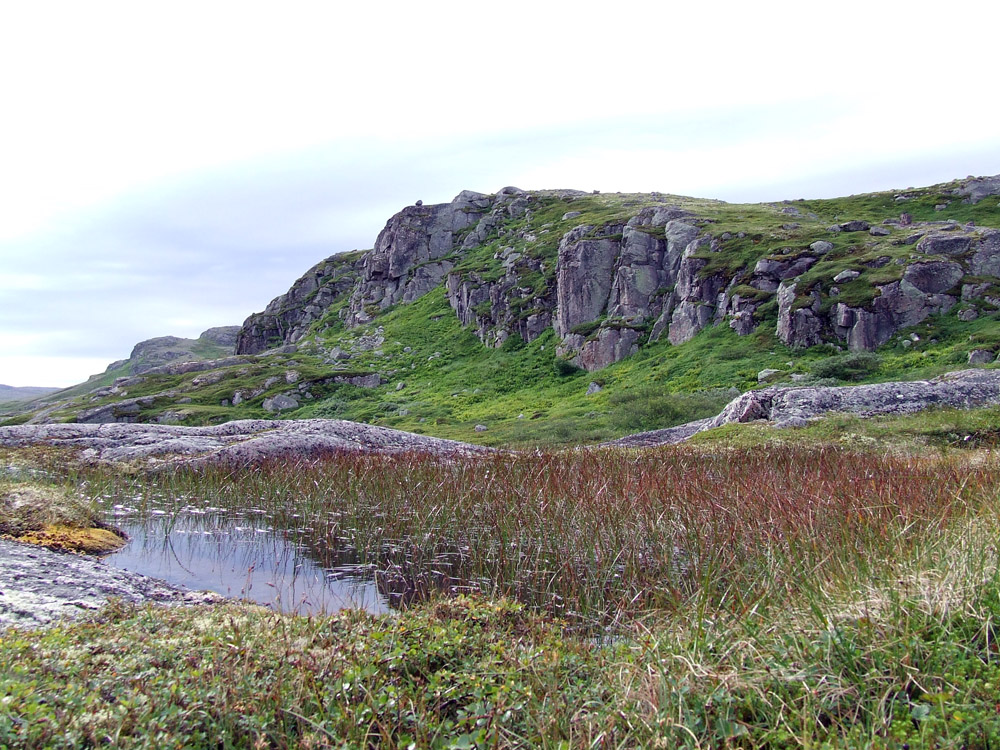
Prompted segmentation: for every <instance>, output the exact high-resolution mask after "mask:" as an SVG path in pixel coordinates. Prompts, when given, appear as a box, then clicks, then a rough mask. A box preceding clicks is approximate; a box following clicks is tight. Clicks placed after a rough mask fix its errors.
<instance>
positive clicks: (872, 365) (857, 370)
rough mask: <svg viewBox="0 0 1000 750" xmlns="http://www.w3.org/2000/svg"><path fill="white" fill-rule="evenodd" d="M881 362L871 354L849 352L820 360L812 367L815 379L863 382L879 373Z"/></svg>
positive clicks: (875, 355)
mask: <svg viewBox="0 0 1000 750" xmlns="http://www.w3.org/2000/svg"><path fill="white" fill-rule="evenodd" d="M881 366H882V362H881V360H880V359H879V357H878V355H877V354H874V353H873V352H851V353H849V354H841V355H838V356H836V357H828V358H826V359H821V360H820V361H819V362H817V363H816V364H814V365H813V366H812V374H813V375H814V376H815V377H817V378H835V379H837V380H864V379H865V378H867V377H869V376H871V375H874V374H875V373H877V372H878V371H879V368H880V367H881Z"/></svg>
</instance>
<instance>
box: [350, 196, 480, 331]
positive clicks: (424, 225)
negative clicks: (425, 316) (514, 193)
mask: <svg viewBox="0 0 1000 750" xmlns="http://www.w3.org/2000/svg"><path fill="white" fill-rule="evenodd" d="M488 206H489V202H488V199H487V197H486V196H483V195H480V194H478V193H472V192H471V191H464V192H462V193H460V194H459V195H458V196H456V198H455V199H454V200H453V201H452V202H451V203H442V204H438V205H434V206H409V207H407V208H404V209H403V210H402V211H400V212H399V213H398V214H396V215H395V216H393V217H392V218H391V219H389V221H388V223H386V225H385V229H383V230H382V231H381V232H380V233H379V236H378V239H376V240H375V247H374V249H372V250H371V251H370V252H369V253H367V254H366V255H365V256H364V259H363V261H362V269H361V274H360V279H359V280H358V282H357V284H356V286H355V288H354V291H353V293H352V294H351V300H350V305H349V307H348V310H347V313H346V316H345V318H344V322H345V324H346V325H347V326H348V327H353V326H357V325H360V324H362V323H367V322H369V321H370V320H371V319H372V317H373V315H374V312H375V311H376V310H384V309H385V308H387V307H390V306H391V305H395V304H397V303H400V302H413V301H414V300H416V299H419V298H420V297H421V296H423V295H424V294H426V293H427V292H429V291H430V290H431V289H433V288H435V287H436V286H437V285H438V284H440V283H441V282H442V281H443V280H444V278H445V277H446V276H447V275H448V272H449V271H451V270H452V269H453V268H454V267H455V264H454V261H453V260H451V259H450V256H451V255H452V254H453V253H454V252H455V249H456V248H455V236H456V233H458V232H461V231H462V230H465V229H468V228H470V227H473V226H475V225H476V224H477V223H478V222H479V219H480V217H481V216H482V214H483V213H485V212H486V210H487V208H488Z"/></svg>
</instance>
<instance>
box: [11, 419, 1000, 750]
mask: <svg viewBox="0 0 1000 750" xmlns="http://www.w3.org/2000/svg"><path fill="white" fill-rule="evenodd" d="M838 419H839V420H840V421H837V420H838ZM995 419H996V410H995V409H994V410H989V409H987V410H979V411H978V412H940V413H930V414H923V415H918V416H912V417H906V418H899V417H896V418H891V419H884V420H879V421H878V423H877V425H876V426H872V425H871V423H870V422H867V421H865V420H861V419H857V420H856V421H855V422H853V423H852V422H850V421H849V420H848V421H845V420H844V419H842V418H834V422H835V424H834V425H832V426H827V428H825V429H829V430H831V431H832V432H833V433H835V434H839V435H841V436H844V435H845V434H846V440H844V441H843V442H841V443H839V444H838V443H837V442H836V441H833V440H830V439H829V436H825V435H824V434H823V428H821V427H819V426H816V427H813V428H809V429H811V430H812V431H811V432H810V433H808V435H807V436H806V439H804V440H801V441H799V440H796V441H795V442H794V443H792V442H790V441H789V439H788V438H787V437H786V434H782V433H780V432H778V431H773V432H768V431H767V430H766V429H764V428H761V427H755V426H750V425H740V426H738V428H736V429H733V430H729V431H728V432H726V433H724V436H723V437H721V438H716V439H715V440H714V441H712V442H710V443H709V442H707V439H705V440H703V441H702V442H701V443H700V444H698V445H696V446H687V447H680V446H674V447H667V448H661V449H655V450H645V451H642V452H635V451H624V450H587V451H564V452H533V453H497V454H493V455H487V456H481V457H471V458H466V459H461V460H454V459H448V460H446V459H442V458H435V457H430V456H426V455H411V456H406V457H403V458H402V459H401V458H399V457H387V456H377V455H368V456H364V455H346V454H345V455H330V456H327V457H324V458H322V459H317V460H315V461H311V462H308V463H306V462H302V463H298V464H295V463H289V462H287V461H284V462H266V463H263V464H258V465H254V466H236V465H233V466H218V465H209V466H203V467H200V468H197V469H195V468H189V469H177V470H171V471H170V472H152V473H149V472H146V471H144V470H135V469H133V470H122V469H121V468H120V467H119V468H108V467H103V468H94V467H83V466H78V465H74V464H72V463H70V462H68V461H67V460H66V459H65V458H64V457H60V456H56V455H53V454H41V458H40V459H39V458H38V455H37V454H36V460H40V461H41V462H42V463H43V464H44V466H41V467H40V468H44V469H45V471H46V473H45V474H44V476H45V477H47V479H43V480H38V479H36V480H34V481H35V482H39V481H41V485H39V486H43V487H44V486H49V487H51V489H52V491H54V492H60V493H66V494H67V495H73V496H75V497H77V498H79V499H80V500H81V501H86V502H87V503H88V504H89V505H90V507H91V508H93V509H96V510H98V511H99V510H100V509H101V507H107V506H108V505H109V504H114V503H119V502H128V503H130V504H132V505H134V506H138V507H139V508H140V509H141V508H143V507H150V508H151V507H154V506H155V507H157V508H162V507H163V506H162V500H163V498H172V499H173V500H174V502H176V503H178V504H184V503H187V502H188V501H189V500H190V499H191V498H200V499H201V500H204V501H208V502H211V503H212V504H213V505H215V506H218V507H222V508H227V507H228V508H233V509H240V508H245V507H246V505H247V503H248V502H252V503H253V505H254V507H255V508H258V509H259V510H261V511H263V512H265V513H266V515H267V517H269V519H270V521H271V522H272V523H273V524H274V525H275V526H276V527H279V528H287V529H289V533H299V534H301V535H302V536H301V541H303V542H304V543H305V544H307V545H308V546H309V547H310V548H311V549H314V550H315V552H316V555H317V558H318V559H325V560H330V559H331V555H333V556H334V557H335V558H336V559H340V560H351V561H352V562H353V564H354V565H355V566H356V567H357V568H358V569H363V570H366V571H368V574H369V575H371V576H373V577H374V578H375V580H376V582H377V583H378V586H379V588H380V590H381V591H383V592H384V593H387V594H389V595H391V597H392V601H393V602H394V603H395V604H396V605H397V607H398V609H399V611H398V613H396V614H392V615H383V616H374V615H368V614H364V613H362V612H359V611H344V612H340V613H336V614H332V615H328V616H327V615H324V616H311V617H302V616H295V615H288V614H280V613H275V612H272V611H269V610H265V609H261V608H259V607H255V606H250V605H241V604H231V605H226V606H221V607H215V608H191V609H183V608H177V609H162V608H160V609H158V608H155V607H138V608H137V607H134V606H130V605H124V604H121V603H117V604H115V603H112V604H111V605H110V606H109V607H107V608H106V609H105V610H104V611H102V612H101V613H100V614H99V615H98V616H97V617H96V618H94V619H93V620H92V621H90V622H85V623H81V624H73V625H64V626H59V627H55V628H52V629H49V630H46V631H39V632H25V631H15V630H9V631H7V632H6V633H5V634H4V635H3V636H2V639H0V687H2V691H3V695H4V696H5V697H4V699H3V701H2V703H0V743H2V744H5V745H8V746H11V747H39V746H52V747H59V746H65V747H79V746H97V745H101V744H109V743H110V744H112V745H118V746H126V747H129V746H136V747H141V746H175V745H185V746H206V747H207V746H212V747H255V746H256V747H261V746H264V747H266V746H273V747H365V746H368V747H411V746H412V747H654V746H662V747H720V746H732V747H789V748H791V747H803V746H809V747H861V746H872V747H899V748H902V747H903V746H906V745H908V746H909V747H911V748H931V747H942V746H955V747H975V748H987V747H996V746H997V743H998V742H1000V714H998V712H997V708H996V695H997V687H996V686H997V684H998V680H1000V649H998V645H997V640H996V639H997V635H998V634H997V632H996V627H997V626H996V623H997V621H998V617H1000V581H998V578H997V548H996V539H997V538H998V533H1000V517H998V511H997V508H998V507H1000V506H998V503H997V499H998V492H1000V474H998V472H997V468H998V467H997V462H996V458H995V457H994V455H993V453H992V451H991V450H989V448H990V447H992V446H993V445H995V442H996V430H995V424H996V422H995ZM850 429H857V430H858V432H856V433H854V434H851V433H849V432H846V433H845V430H850ZM866 430H867V432H865V431H866ZM879 430H881V431H882V432H881V433H879ZM743 433H746V434H743ZM875 435H880V438H881V441H882V442H881V443H880V445H881V446H882V448H881V449H879V450H873V449H872V448H871V445H870V442H874V441H875V439H876V438H875V437H874V436H875ZM918 444H922V445H923V448H921V449H919V450H917V449H916V446H917V445H918ZM887 445H888V446H891V445H895V449H892V450H886V449H884V447H885V446H887ZM24 455H25V454H24V453H23V452H13V451H9V452H8V453H7V454H6V455H5V457H4V458H5V461H6V462H8V463H14V464H17V463H19V462H23V461H24ZM154 500H155V503H154ZM294 530H297V532H296V531H294Z"/></svg>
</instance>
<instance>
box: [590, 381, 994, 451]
mask: <svg viewBox="0 0 1000 750" xmlns="http://www.w3.org/2000/svg"><path fill="white" fill-rule="evenodd" d="M998 403H1000V370H959V371H956V372H949V373H947V374H945V375H941V376H940V377H937V378H934V379H932V380H916V381H907V382H892V383H875V384H873V385H852V386H833V387H820V386H810V387H794V386H793V387H789V386H771V387H770V388H762V389H761V390H757V391H747V392H746V393H743V394H741V395H739V396H737V397H736V398H734V399H733V400H732V401H730V402H729V404H727V405H726V407H725V408H724V409H723V410H722V411H721V412H720V413H719V414H718V415H717V416H715V417H711V418H709V419H701V420H698V421H697V422H689V423H688V424H684V425H679V426H677V427H670V428H667V429H663V430H654V431H651V432H644V433H639V434H636V435H629V436H627V437H623V438H620V439H619V440H614V441H612V442H610V443H608V445H620V446H649V445H661V444H665V443H679V442H682V441H684V440H687V439H688V438H689V437H691V436H692V435H694V434H696V433H698V432H702V431H704V430H709V429H712V428H713V427H721V426H722V425H725V424H730V423H732V422H754V421H758V420H765V421H768V422H772V423H774V424H775V425H776V426H778V427H794V426H800V425H803V424H805V423H806V422H807V421H808V420H810V419H813V418H815V417H820V416H822V415H823V414H829V413H849V414H857V415H860V416H864V417H871V416H878V415H891V414H912V413H914V412H918V411H922V410H923V409H929V408H932V407H942V406H944V407H954V408H959V409H968V408H973V407H977V406H988V405H991V404H998Z"/></svg>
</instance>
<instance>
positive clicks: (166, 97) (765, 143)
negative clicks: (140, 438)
mask: <svg viewBox="0 0 1000 750" xmlns="http://www.w3.org/2000/svg"><path fill="white" fill-rule="evenodd" d="M997 21H1000V6H982V5H977V4H966V5H961V4H957V5H953V6H950V7H949V8H948V11H947V13H942V14H937V15H932V14H925V13H918V12H914V10H913V6H912V4H910V3H902V2H896V1H892V2H884V3H882V2H880V3H871V2H865V3H862V2H858V1H857V0H847V2H842V3H838V4H836V5H835V6H829V5H822V4H821V5H816V4H813V5H809V4H802V3H792V2H784V1H782V2H766V1H765V2H760V3H745V2H739V3H737V2H720V3H702V4H696V3H685V4H678V3H652V2H641V1H639V0H621V1H620V2H618V3H615V4H614V6H613V7H603V6H602V7H601V8H599V9H596V8H595V10H593V11H591V10H588V9H587V7H585V6H579V5H575V6H570V5H566V4H563V3H548V4H541V3H537V2H526V1H525V0H512V1H511V2H507V3H504V4H502V5H499V6H498V5H495V4H494V5H487V4H474V3H468V2H459V1H458V0H446V1H442V0H438V1H437V2H434V3H430V4H428V3H423V4H419V3H412V2H401V1H399V0H386V2H383V3H378V4H362V3H353V4H347V5H345V4H331V3H326V2H295V1H290V2H286V3H282V4H281V6H280V8H279V6H276V5H274V4H265V3H256V2H221V1H220V2H212V3H203V2H192V1H190V0H180V1H177V2H172V3H170V4H150V3H135V2H131V1H128V2H125V1H121V0H118V1H106V0H93V1H92V2H88V3H79V2H70V1H69V0H66V1H64V2H47V3H43V4H32V3H17V4H15V3H8V4H6V5H5V6H4V7H3V8H0V102H2V103H3V111H4V118H3V136H2V138H0V164H3V170H2V171H0V206H3V214H2V217H0V299H2V300H3V304H2V305H0V334H2V333H3V332H4V331H14V332H29V331H30V332H34V331H42V332H50V333H51V332H56V333H58V334H59V335H61V336H64V337H65V338H64V339H60V340H52V339H46V340H45V343H44V346H49V347H52V349H51V350H50V351H65V352H70V350H72V356H80V357H90V359H89V360H81V363H80V365H79V369H78V370H76V371H75V372H77V373H78V374H77V375H75V376H74V377H75V378H76V379H77V380H80V379H82V377H83V376H84V375H86V374H89V373H90V372H92V371H94V370H93V369H92V368H93V361H95V360H96V359H100V360H101V361H103V362H104V363H105V364H106V362H107V361H110V360H111V359H117V358H119V357H122V356H126V355H127V353H128V350H129V348H130V347H131V344H133V343H135V342H136V341H138V340H140V339H141V338H149V337H151V336H156V335H165V334H175V335H196V334H197V333H198V332H199V331H200V330H201V329H203V328H207V327H209V326H211V325H220V324H227V323H236V322H239V321H240V320H242V319H243V317H245V316H246V315H247V314H249V313H250V312H252V311H254V310H256V309H260V308H262V307H263V306H264V304H266V302H267V301H268V300H269V299H270V298H271V297H273V296H275V295H277V294H279V293H281V292H283V291H284V290H285V289H286V288H287V286H288V285H289V284H290V283H291V282H292V281H293V280H294V279H295V278H296V277H297V276H298V275H299V274H301V273H303V272H304V271H305V270H306V269H307V268H308V267H309V266H311V265H312V264H313V263H315V262H316V261H318V260H320V259H321V258H323V257H325V256H326V255H329V254H331V253H333V252H336V251H339V250H348V249H354V248H357V247H362V248H363V247H369V246H370V245H371V244H372V242H373V241H374V239H375V235H376V233H377V232H378V230H379V229H381V227H382V225H383V223H384V222H385V220H386V219H387V218H388V217H389V215H391V214H392V213H393V212H394V211H396V210H398V209H399V208H400V207H401V206H403V205H406V204H408V203H412V202H413V201H415V200H417V199H422V200H424V201H425V202H436V201H443V200H449V199H450V198H451V197H452V196H454V195H455V194H456V193H457V192H458V191H459V190H461V189H463V188H471V189H478V190H483V191H490V190H495V189H497V188H499V187H501V186H503V185H507V184H517V185H519V186H520V187H525V188H548V187H574V188H581V189H588V190H589V189H600V190H604V191H611V190H661V191H665V192H680V193H688V194H696V195H702V196H705V197H722V198H727V199H731V200H765V199H767V200H772V199H779V198H783V197H812V196H818V195H832V194H837V193H842V192H860V191H864V190H871V189H882V188H889V187H894V186H903V185H900V184H899V183H893V182H890V183H889V184H886V183H887V182H888V181H890V180H893V181H895V180H903V181H905V184H926V183H928V182H935V181H939V180H945V179H950V178H953V177H957V176H962V175H964V174H965V173H968V172H975V173H992V172H1000V132H998V131H997V129H996V127H995V125H994V124H995V122H997V121H998V120H1000V99H997V98H996V97H995V96H994V95H993V91H992V88H990V77H989V74H990V72H991V71H992V70H993V68H994V67H995V61H994V59H993V57H994V52H993V50H994V44H993V40H992V36H993V33H994V32H993V30H994V29H995V28H996V26H997ZM785 190H794V191H795V193H794V195H787V194H784V193H782V192H781V191H785ZM20 341H21V344H19V345H18V346H14V345H13V344H11V347H10V350H9V351H10V353H11V355H12V356H20V359H5V358H0V382H6V381H18V382H19V383H20V382H23V380H24V379H23V378H22V377H21V375H22V373H26V372H29V371H30V372H37V371H36V370H29V369H26V368H28V367H29V364H28V360H26V359H25V357H29V356H30V357H35V358H37V356H38V354H39V353H38V352H37V351H34V352H30V351H27V350H25V349H24V348H23V347H26V346H27V343H25V340H20ZM40 345H42V344H39V340H37V339H36V340H34V343H33V344H32V346H34V347H38V346H40ZM87 346H89V347H90V349H89V351H87V350H86V348H87ZM18 347H21V350H20V353H19V352H18V351H17V350H18ZM95 352H99V355H98V356H92V355H94V353H95ZM67 356H69V355H67ZM33 361H34V360H33ZM50 364H51V362H50ZM32 367H33V365H32ZM68 367H70V365H69V364H66V363H63V364H61V365H60V368H62V369H61V370H60V371H66V370H65V368H68ZM99 369H103V367H102V368H99ZM38 382H41V381H38Z"/></svg>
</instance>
